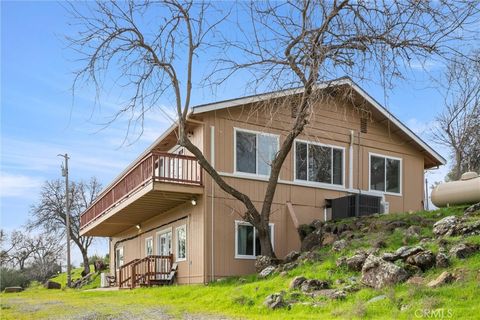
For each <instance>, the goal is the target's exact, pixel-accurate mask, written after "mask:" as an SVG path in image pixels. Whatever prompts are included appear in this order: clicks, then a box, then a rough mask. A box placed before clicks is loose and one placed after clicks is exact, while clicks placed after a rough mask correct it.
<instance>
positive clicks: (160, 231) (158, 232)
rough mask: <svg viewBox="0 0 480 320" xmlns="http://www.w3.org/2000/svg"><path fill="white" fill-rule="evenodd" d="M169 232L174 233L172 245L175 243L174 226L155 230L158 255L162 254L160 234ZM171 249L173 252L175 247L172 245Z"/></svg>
mask: <svg viewBox="0 0 480 320" xmlns="http://www.w3.org/2000/svg"><path fill="white" fill-rule="evenodd" d="M168 232H171V234H172V235H171V239H170V240H171V241H172V245H173V229H172V227H168V228H165V229H162V230H159V231H157V232H155V240H156V242H157V255H160V248H161V247H160V242H159V239H158V236H159V235H162V234H164V233H168ZM170 250H171V251H172V252H173V247H171V248H170ZM172 252H170V254H171V253H172Z"/></svg>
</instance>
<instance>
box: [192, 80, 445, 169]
mask: <svg viewBox="0 0 480 320" xmlns="http://www.w3.org/2000/svg"><path fill="white" fill-rule="evenodd" d="M341 85H348V86H350V87H351V88H352V89H353V90H354V91H355V92H356V93H357V94H359V95H360V96H361V97H362V98H363V99H365V100H366V101H367V102H368V103H370V104H371V105H372V106H373V107H374V108H375V109H376V110H377V111H379V112H380V113H381V114H382V115H383V116H384V117H386V118H387V119H389V120H390V121H391V122H392V123H393V124H394V125H395V126H397V127H398V128H399V129H400V130H401V131H402V132H403V133H404V134H406V135H407V136H408V137H409V138H411V139H412V140H413V141H414V142H415V143H417V144H418V145H419V146H420V147H421V148H423V149H424V150H425V151H427V152H428V153H429V154H430V155H431V156H432V157H433V158H434V159H435V160H436V161H438V163H440V164H442V165H443V164H445V163H446V162H447V161H446V160H445V158H443V157H442V156H441V155H440V154H439V153H438V152H437V151H435V150H434V149H433V148H432V147H430V146H429V145H428V144H427V143H426V142H425V141H423V140H422V139H421V138H420V137H419V136H418V135H417V134H415V133H414V132H413V131H412V130H411V129H410V128H408V127H407V126H406V125H405V124H404V123H403V122H402V121H400V120H399V119H398V118H396V117H395V116H394V115H393V114H392V113H391V112H390V111H388V110H387V109H386V108H385V107H384V106H382V105H381V104H380V103H379V102H378V101H377V100H375V99H374V98H373V97H372V96H370V95H369V94H368V93H367V92H366V91H365V90H364V89H362V88H361V87H360V86H359V85H357V84H356V83H355V82H354V81H353V80H352V79H350V78H348V77H344V78H339V79H336V80H332V81H328V82H322V83H319V84H317V85H316V88H315V89H324V88H327V87H332V86H341ZM303 91H304V88H303V87H301V88H292V89H286V90H280V91H273V92H267V93H262V94H258V95H251V96H246V97H241V98H235V99H229V100H223V101H218V102H213V103H207V104H202V105H197V106H194V107H193V110H192V114H200V113H205V112H210V111H215V110H221V109H225V108H232V107H237V106H241V105H245V104H249V103H254V102H259V101H264V100H268V99H272V98H281V97H285V96H289V95H292V94H299V93H302V92H303Z"/></svg>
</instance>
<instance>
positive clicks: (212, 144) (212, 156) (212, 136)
mask: <svg viewBox="0 0 480 320" xmlns="http://www.w3.org/2000/svg"><path fill="white" fill-rule="evenodd" d="M210 163H211V165H212V168H214V169H215V127H214V126H210ZM210 180H211V186H210V188H211V201H212V203H211V208H212V209H211V210H212V212H211V229H212V230H211V239H210V241H211V246H212V249H211V253H210V256H211V259H212V261H211V262H210V263H211V264H212V265H211V270H212V275H211V281H215V259H214V250H215V244H214V229H213V228H214V226H215V224H214V211H215V210H214V206H215V184H214V181H213V179H210Z"/></svg>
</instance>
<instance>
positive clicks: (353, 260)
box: [345, 251, 368, 271]
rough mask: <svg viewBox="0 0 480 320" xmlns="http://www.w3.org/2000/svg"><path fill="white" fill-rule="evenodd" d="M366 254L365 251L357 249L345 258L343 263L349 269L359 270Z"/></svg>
mask: <svg viewBox="0 0 480 320" xmlns="http://www.w3.org/2000/svg"><path fill="white" fill-rule="evenodd" d="M367 257H368V255H367V253H366V252H363V251H359V252H357V253H356V254H355V255H353V256H352V257H350V258H347V259H346V261H345V263H346V265H347V268H348V269H349V270H351V271H361V270H362V267H363V264H364V262H365V260H366V259H367Z"/></svg>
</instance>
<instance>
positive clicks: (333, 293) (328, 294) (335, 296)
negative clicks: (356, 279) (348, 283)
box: [310, 289, 347, 300]
mask: <svg viewBox="0 0 480 320" xmlns="http://www.w3.org/2000/svg"><path fill="white" fill-rule="evenodd" d="M310 295H311V296H312V297H315V298H316V297H325V298H328V299H332V300H343V299H345V298H346V297H347V293H346V292H345V291H344V290H337V289H322V290H317V291H313V292H312V293H311V294H310Z"/></svg>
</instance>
